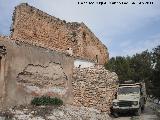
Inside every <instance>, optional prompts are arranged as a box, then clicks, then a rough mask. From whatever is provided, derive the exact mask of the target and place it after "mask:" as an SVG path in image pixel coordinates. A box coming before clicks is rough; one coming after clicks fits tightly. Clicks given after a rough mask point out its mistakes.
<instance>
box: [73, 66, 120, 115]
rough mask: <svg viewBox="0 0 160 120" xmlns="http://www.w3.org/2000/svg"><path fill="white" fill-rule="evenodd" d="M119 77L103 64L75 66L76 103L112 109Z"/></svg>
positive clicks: (74, 90) (104, 109)
mask: <svg viewBox="0 0 160 120" xmlns="http://www.w3.org/2000/svg"><path fill="white" fill-rule="evenodd" d="M117 81H118V77H117V75H116V73H114V72H110V71H108V70H106V69H105V68H104V67H102V66H95V67H90V68H75V69H74V72H73V82H72V85H73V94H74V103H73V104H74V105H77V106H85V107H93V108H96V109H99V110H101V111H103V112H104V111H107V112H109V111H110V106H111V103H112V100H113V98H114V96H115V92H116V88H117Z"/></svg>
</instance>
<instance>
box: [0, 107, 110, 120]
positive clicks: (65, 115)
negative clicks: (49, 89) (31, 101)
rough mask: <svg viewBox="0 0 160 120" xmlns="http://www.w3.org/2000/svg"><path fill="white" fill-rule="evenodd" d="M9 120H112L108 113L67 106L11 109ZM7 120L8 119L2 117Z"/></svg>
mask: <svg viewBox="0 0 160 120" xmlns="http://www.w3.org/2000/svg"><path fill="white" fill-rule="evenodd" d="M7 114H10V117H9V119H12V120H111V118H110V117H109V115H108V114H107V113H105V112H104V113H101V112H100V111H99V110H96V109H93V108H86V107H76V106H71V105H65V106H61V107H58V108H57V107H56V108H55V107H51V106H38V107H34V106H29V107H18V108H12V109H9V110H8V112H7ZM0 118H3V119H7V118H8V117H7V116H6V115H5V116H1V115H0Z"/></svg>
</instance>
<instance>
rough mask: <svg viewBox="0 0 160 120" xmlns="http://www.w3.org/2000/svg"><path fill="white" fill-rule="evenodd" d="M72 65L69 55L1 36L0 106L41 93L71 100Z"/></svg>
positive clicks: (14, 103)
mask: <svg viewBox="0 0 160 120" xmlns="http://www.w3.org/2000/svg"><path fill="white" fill-rule="evenodd" d="M73 64H74V60H73V57H71V56H69V55H67V54H64V53H60V52H57V51H53V50H50V49H46V48H42V47H36V46H33V45H30V44H28V43H24V42H21V41H12V40H10V39H8V38H5V37H0V108H1V107H7V106H14V105H20V104H23V105H25V104H29V103H30V101H31V99H33V97H35V96H42V95H47V96H53V97H60V98H61V99H62V100H63V101H64V102H65V103H72V99H73V97H72V93H71V92H72V72H73V71H72V69H73V66H74V65H73Z"/></svg>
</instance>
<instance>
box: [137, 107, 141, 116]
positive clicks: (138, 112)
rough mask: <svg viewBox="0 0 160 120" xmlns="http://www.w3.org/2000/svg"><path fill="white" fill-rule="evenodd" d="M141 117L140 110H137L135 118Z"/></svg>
mask: <svg viewBox="0 0 160 120" xmlns="http://www.w3.org/2000/svg"><path fill="white" fill-rule="evenodd" d="M140 115H141V108H139V109H138V110H137V111H136V116H140Z"/></svg>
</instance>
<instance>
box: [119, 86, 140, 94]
mask: <svg viewBox="0 0 160 120" xmlns="http://www.w3.org/2000/svg"><path fill="white" fill-rule="evenodd" d="M139 91H140V88H139V87H122V88H118V94H129V93H132V94H137V93H139Z"/></svg>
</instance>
